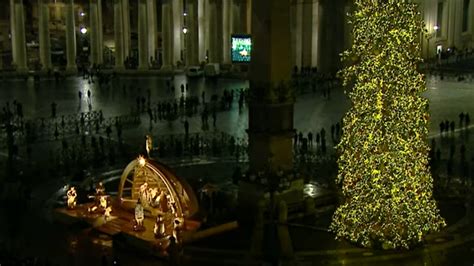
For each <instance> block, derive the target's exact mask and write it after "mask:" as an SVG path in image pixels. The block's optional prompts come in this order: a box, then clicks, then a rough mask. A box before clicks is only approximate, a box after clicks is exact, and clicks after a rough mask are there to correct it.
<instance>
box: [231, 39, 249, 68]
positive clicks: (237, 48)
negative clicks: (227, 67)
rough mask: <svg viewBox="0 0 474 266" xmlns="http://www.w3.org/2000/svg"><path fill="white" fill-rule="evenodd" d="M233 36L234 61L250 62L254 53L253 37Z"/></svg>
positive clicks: (232, 54) (232, 52)
mask: <svg viewBox="0 0 474 266" xmlns="http://www.w3.org/2000/svg"><path fill="white" fill-rule="evenodd" d="M231 38H232V42H231V45H232V48H231V57H232V63H249V62H250V58H251V54H252V38H251V37H250V35H243V34H233V35H232V36H231Z"/></svg>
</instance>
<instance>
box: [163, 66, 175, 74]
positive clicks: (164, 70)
mask: <svg viewBox="0 0 474 266" xmlns="http://www.w3.org/2000/svg"><path fill="white" fill-rule="evenodd" d="M173 70H174V67H173V66H172V65H163V66H161V68H160V71H161V72H170V73H172V72H173Z"/></svg>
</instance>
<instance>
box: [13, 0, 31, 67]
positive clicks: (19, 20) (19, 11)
mask: <svg viewBox="0 0 474 266" xmlns="http://www.w3.org/2000/svg"><path fill="white" fill-rule="evenodd" d="M10 3H13V5H12V7H13V10H12V11H13V13H12V14H14V15H13V23H12V28H13V30H12V41H13V43H12V45H14V46H16V47H15V49H14V56H13V58H14V63H15V65H16V71H17V72H21V73H24V72H27V71H28V65H27V60H26V37H25V10H24V6H23V0H13V1H12V2H10Z"/></svg>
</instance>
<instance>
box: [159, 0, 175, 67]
mask: <svg viewBox="0 0 474 266" xmlns="http://www.w3.org/2000/svg"><path fill="white" fill-rule="evenodd" d="M171 1H172V0H162V1H161V2H162V6H161V38H162V43H161V44H162V49H161V53H162V55H161V57H162V60H163V62H162V66H161V69H162V70H164V71H171V70H172V69H173V59H172V58H173V50H172V47H173V31H172V28H171V27H172V26H171V25H172V23H173V21H172V7H171Z"/></svg>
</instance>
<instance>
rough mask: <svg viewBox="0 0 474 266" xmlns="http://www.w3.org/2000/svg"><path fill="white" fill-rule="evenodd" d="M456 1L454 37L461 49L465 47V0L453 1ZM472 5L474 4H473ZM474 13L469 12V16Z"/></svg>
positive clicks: (458, 47)
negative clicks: (463, 26)
mask: <svg viewBox="0 0 474 266" xmlns="http://www.w3.org/2000/svg"><path fill="white" fill-rule="evenodd" d="M452 2H455V3H454V13H455V14H456V15H455V18H454V20H455V21H454V39H453V44H454V46H455V47H456V48H457V49H459V50H461V49H463V43H462V38H461V37H462V23H463V16H462V14H463V8H464V1H462V0H457V1H452ZM471 5H472V4H471ZM472 15H473V13H471V14H469V16H468V19H469V17H472Z"/></svg>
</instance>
